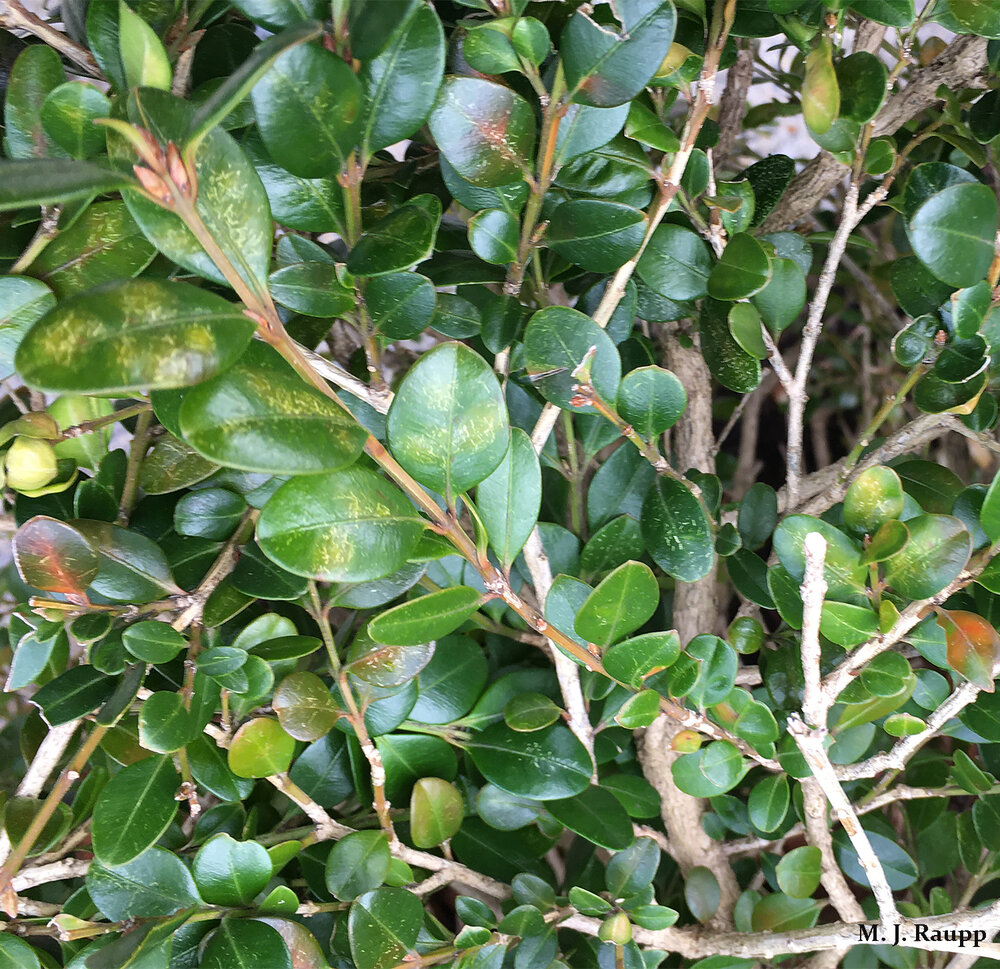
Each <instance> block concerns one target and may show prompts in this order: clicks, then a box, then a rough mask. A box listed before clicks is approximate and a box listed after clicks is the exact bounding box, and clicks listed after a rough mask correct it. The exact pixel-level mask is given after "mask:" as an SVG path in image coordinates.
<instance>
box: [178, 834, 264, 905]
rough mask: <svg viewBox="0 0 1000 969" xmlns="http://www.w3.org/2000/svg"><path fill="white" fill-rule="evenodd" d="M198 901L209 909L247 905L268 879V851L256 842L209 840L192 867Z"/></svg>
mask: <svg viewBox="0 0 1000 969" xmlns="http://www.w3.org/2000/svg"><path fill="white" fill-rule="evenodd" d="M192 872H193V874H194V880H195V883H196V884H197V885H198V890H199V891H200V892H201V897H202V898H203V899H204V900H205V901H206V902H208V903H209V904H211V905H230V906H239V905H247V904H248V903H250V902H251V901H253V899H254V897H255V896H256V895H258V894H259V893H260V892H261V891H263V889H264V886H265V885H266V884H267V883H268V881H269V880H270V878H271V859H270V856H269V855H268V853H267V849H266V848H263V847H261V845H259V844H257V843H256V842H255V841H235V840H234V839H233V838H231V837H230V836H229V835H228V834H219V835H216V836H215V837H214V838H210V839H209V840H208V841H207V842H205V844H204V845H202V847H201V848H200V849H199V851H198V854H196V855H195V857H194V864H193V865H192Z"/></svg>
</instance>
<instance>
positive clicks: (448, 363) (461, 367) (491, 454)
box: [386, 343, 510, 501]
mask: <svg viewBox="0 0 1000 969" xmlns="http://www.w3.org/2000/svg"><path fill="white" fill-rule="evenodd" d="M386 426H387V429H388V435H389V447H390V449H391V450H392V453H393V456H394V457H395V458H396V460H397V461H399V463H400V464H401V465H402V466H403V467H404V468H405V469H406V470H407V471H408V472H409V473H410V474H412V475H413V476H414V477H415V478H416V479H417V480H418V481H419V482H420V483H421V484H424V485H426V486H427V487H429V488H433V489H434V490H435V491H437V492H438V493H439V494H441V495H444V496H445V497H446V498H447V500H448V501H453V500H454V498H455V497H456V496H457V495H459V494H461V493H462V492H463V491H467V490H468V489H469V488H471V487H472V486H473V485H475V484H478V483H479V482H480V481H482V480H483V479H484V478H486V477H487V476H488V475H489V474H491V473H492V472H493V471H494V470H495V469H496V468H497V466H498V465H499V464H500V462H501V461H502V460H503V458H504V455H505V454H506V453H507V448H508V445H509V442H510V429H509V425H508V420H507V408H506V405H505V404H504V400H503V395H502V393H501V392H500V386H499V384H498V383H497V380H496V377H495V376H494V374H493V372H492V370H490V368H489V366H488V365H487V363H486V362H485V361H484V360H483V358H482V357H480V356H479V354H477V353H475V352H474V351H473V350H470V349H469V348H468V347H466V346H464V345H463V344H459V343H448V344H444V345H443V346H439V347H437V348H435V349H434V350H432V351H431V352H430V353H427V354H425V355H424V356H423V357H421V358H420V360H419V361H417V363H416V364H415V365H414V366H413V367H412V368H411V369H410V371H409V373H408V374H407V375H406V378H405V379H404V380H403V383H402V384H401V385H400V387H399V390H398V391H397V392H396V396H395V398H394V400H393V402H392V406H391V408H390V409H389V415H388V419H387V423H386Z"/></svg>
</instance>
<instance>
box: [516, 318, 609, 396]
mask: <svg viewBox="0 0 1000 969" xmlns="http://www.w3.org/2000/svg"><path fill="white" fill-rule="evenodd" d="M591 347H596V352H595V353H594V356H593V360H592V363H591V368H590V379H591V382H592V383H593V386H594V390H596V392H597V394H598V395H599V396H600V397H601V398H602V399H603V400H605V401H613V400H614V399H615V397H616V396H617V393H618V383H619V379H620V377H621V360H620V358H619V356H618V351H617V350H616V349H615V345H614V343H612V341H611V338H610V337H609V336H608V335H607V333H605V331H604V330H602V329H601V328H600V327H599V326H598V325H597V324H596V323H595V322H594V321H593V320H592V319H590V317H588V316H585V315H584V314H583V313H581V312H580V311H579V310H574V309H570V308H569V307H566V306H549V307H546V308H545V309H543V310H539V311H538V312H537V313H535V315H534V316H532V317H531V320H530V321H529V322H528V327H527V329H526V330H525V333H524V353H525V358H526V362H527V367H528V372H529V373H530V374H544V376H543V377H541V378H540V379H538V381H537V382H536V387H537V388H538V389H539V391H540V392H541V394H542V396H543V397H545V399H546V400H548V401H551V402H552V403H553V404H556V405H558V406H559V407H564V408H567V409H572V410H581V409H586V410H590V409H591V408H590V407H589V405H587V406H586V408H584V406H583V405H577V404H573V403H571V401H572V399H573V397H574V395H575V393H576V392H575V391H574V390H573V387H574V386H575V384H576V383H577V379H576V378H575V377H573V376H572V373H573V371H574V370H576V368H577V367H579V366H580V364H582V363H583V361H584V358H585V357H586V356H587V354H588V352H589V351H590V348H591Z"/></svg>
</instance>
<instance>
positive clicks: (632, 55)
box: [560, 0, 677, 108]
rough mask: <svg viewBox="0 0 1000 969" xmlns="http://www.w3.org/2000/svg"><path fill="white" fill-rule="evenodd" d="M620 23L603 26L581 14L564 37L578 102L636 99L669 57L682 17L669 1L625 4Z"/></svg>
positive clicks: (565, 62) (628, 0) (619, 13)
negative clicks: (678, 18)
mask: <svg viewBox="0 0 1000 969" xmlns="http://www.w3.org/2000/svg"><path fill="white" fill-rule="evenodd" d="M615 12H616V16H619V17H620V18H621V26H619V25H618V24H615V23H611V24H605V23H602V24H598V23H596V22H595V21H594V20H593V19H592V18H591V17H590V16H589V15H588V13H586V12H584V11H577V12H576V13H575V14H574V15H573V16H572V17H571V18H570V20H569V23H568V24H567V25H566V27H565V29H564V30H563V34H562V37H561V39H560V50H561V52H562V57H563V65H564V68H565V71H566V82H567V84H568V86H569V88H570V91H571V93H572V96H573V100H575V101H577V102H579V103H581V104H590V105H595V106H597V107H604V108H607V107H612V106H614V105H616V104H624V103H626V102H628V101H631V100H632V98H634V97H635V96H636V95H637V94H638V93H639V92H640V91H642V89H643V88H644V87H645V86H646V84H647V83H648V82H649V80H650V78H652V76H653V74H654V73H655V71H656V69H657V68H658V67H659V65H660V63H661V62H662V61H663V59H664V58H665V57H666V56H667V51H668V50H669V49H670V44H671V41H672V40H673V38H674V27H675V25H676V22H677V15H676V13H675V11H674V5H673V4H672V3H670V2H664V0H624V2H622V3H619V4H617V5H616V11H615Z"/></svg>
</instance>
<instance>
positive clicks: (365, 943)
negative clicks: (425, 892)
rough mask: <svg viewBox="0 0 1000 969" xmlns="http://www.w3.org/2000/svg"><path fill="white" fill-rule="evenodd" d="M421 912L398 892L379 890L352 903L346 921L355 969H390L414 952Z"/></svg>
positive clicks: (412, 899) (414, 902)
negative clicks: (356, 968)
mask: <svg viewBox="0 0 1000 969" xmlns="http://www.w3.org/2000/svg"><path fill="white" fill-rule="evenodd" d="M423 915H424V909H423V905H421V903H420V899H419V898H417V896H416V895H411V894H410V893H409V892H407V891H405V890H404V889H402V888H379V889H377V890H376V891H373V892H367V893H366V894H364V895H362V896H361V897H360V898H358V899H356V900H355V902H354V904H353V905H352V906H351V911H350V914H349V915H348V917H347V931H348V936H349V938H350V943H351V955H352V956H353V957H354V962H355V964H356V965H357V967H358V969H392V967H393V966H395V965H397V964H398V963H399V962H400V961H401V960H403V959H404V957H405V956H406V955H407V954H408V953H410V952H413V951H414V948H413V947H414V946H415V945H416V941H417V935H418V933H419V932H420V925H421V922H422V921H423Z"/></svg>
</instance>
